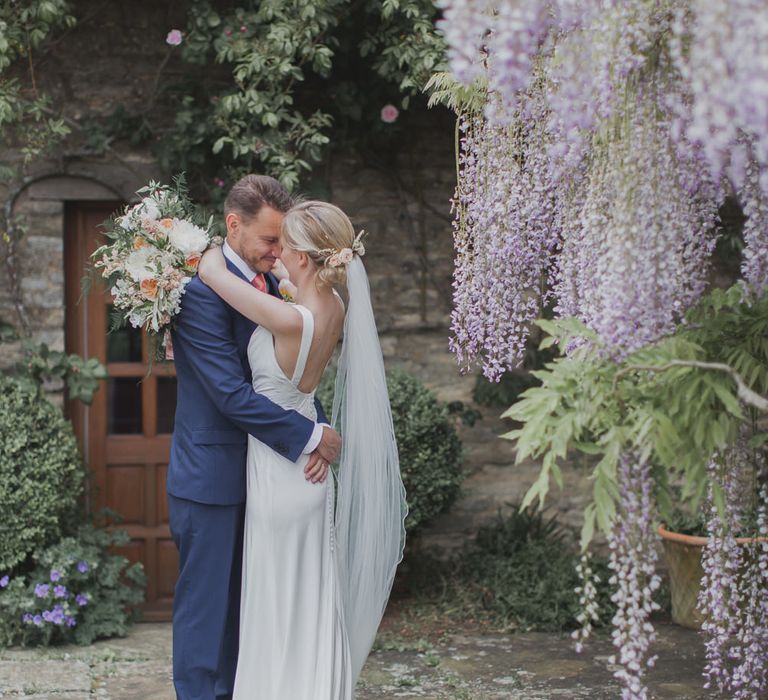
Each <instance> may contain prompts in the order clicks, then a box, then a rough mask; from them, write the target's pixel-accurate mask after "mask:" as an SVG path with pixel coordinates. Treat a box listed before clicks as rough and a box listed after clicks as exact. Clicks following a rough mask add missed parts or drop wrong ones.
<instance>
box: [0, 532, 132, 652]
mask: <svg viewBox="0 0 768 700" xmlns="http://www.w3.org/2000/svg"><path fill="white" fill-rule="evenodd" d="M128 541H129V538H128V535H127V534H126V533H125V532H124V531H121V530H116V531H113V532H110V531H107V530H102V529H96V528H94V527H92V526H90V525H83V526H81V527H80V529H79V530H78V532H77V535H76V536H74V537H65V538H64V539H62V540H61V541H60V542H58V543H56V544H55V545H53V546H51V547H48V548H47V549H43V550H40V551H39V552H38V553H36V554H35V555H34V557H33V559H34V564H35V566H34V569H33V570H32V572H31V573H30V574H28V575H19V576H14V577H11V576H8V575H6V576H3V577H2V578H0V646H9V645H13V644H21V645H49V644H54V643H65V642H75V643H77V644H90V643H91V642H93V641H94V640H95V639H100V638H103V637H113V636H125V634H126V633H127V631H128V626H129V624H130V623H131V621H132V618H133V617H134V615H135V612H136V607H135V606H137V605H138V604H139V603H140V602H141V601H142V600H143V598H144V594H143V587H144V583H145V580H144V572H143V568H142V566H141V564H132V565H130V566H128V560H127V559H126V558H125V557H122V556H117V555H114V554H110V553H109V552H108V547H111V546H121V545H125V544H127V543H128Z"/></svg>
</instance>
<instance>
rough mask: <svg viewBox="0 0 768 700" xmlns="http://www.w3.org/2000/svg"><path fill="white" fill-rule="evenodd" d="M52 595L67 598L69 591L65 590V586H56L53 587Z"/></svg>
mask: <svg viewBox="0 0 768 700" xmlns="http://www.w3.org/2000/svg"><path fill="white" fill-rule="evenodd" d="M53 597H54V598H69V591H67V588H66V586H56V587H55V588H54V589H53Z"/></svg>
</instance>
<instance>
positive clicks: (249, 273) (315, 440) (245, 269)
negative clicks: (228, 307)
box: [221, 240, 327, 455]
mask: <svg viewBox="0 0 768 700" xmlns="http://www.w3.org/2000/svg"><path fill="white" fill-rule="evenodd" d="M221 252H222V253H224V257H225V258H226V259H227V260H229V261H230V262H231V263H232V264H233V265H234V266H235V267H236V268H237V269H238V270H240V272H242V273H243V276H244V277H245V279H247V280H248V281H249V282H253V278H254V277H256V275H257V274H258V273H256V272H254V271H253V270H252V269H251V268H250V267H249V266H248V263H246V262H245V260H243V259H242V258H241V257H240V256H239V255H238V254H237V253H236V252H235V251H234V250H232V247H231V246H230V245H229V243H227V241H226V240H225V241H224V245H223V246H222V248H221ZM324 425H327V424H326V423H315V428H314V430H313V431H312V435H310V436H309V441H308V442H307V444H306V445H305V446H304V450H303V453H304V454H305V455H308V454H309V453H310V452H314V451H315V448H316V447H317V446H318V445H319V444H320V440H322V439H323V426H324Z"/></svg>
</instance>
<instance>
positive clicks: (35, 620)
mask: <svg viewBox="0 0 768 700" xmlns="http://www.w3.org/2000/svg"><path fill="white" fill-rule="evenodd" d="M32 624H34V625H36V626H37V627H40V625H42V624H43V618H42V617H40V615H35V616H34V617H33V618H32Z"/></svg>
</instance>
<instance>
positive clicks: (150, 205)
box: [141, 197, 160, 221]
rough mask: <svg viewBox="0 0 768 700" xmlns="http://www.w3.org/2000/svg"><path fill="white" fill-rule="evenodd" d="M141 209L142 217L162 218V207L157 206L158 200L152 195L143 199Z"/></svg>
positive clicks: (155, 219) (152, 219) (154, 219)
mask: <svg viewBox="0 0 768 700" xmlns="http://www.w3.org/2000/svg"><path fill="white" fill-rule="evenodd" d="M141 210H142V211H141V218H142V219H150V220H151V221H157V220H158V219H159V218H160V209H158V207H157V202H155V200H154V199H152V198H151V197H145V198H144V199H142V200H141Z"/></svg>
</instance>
